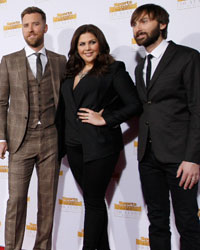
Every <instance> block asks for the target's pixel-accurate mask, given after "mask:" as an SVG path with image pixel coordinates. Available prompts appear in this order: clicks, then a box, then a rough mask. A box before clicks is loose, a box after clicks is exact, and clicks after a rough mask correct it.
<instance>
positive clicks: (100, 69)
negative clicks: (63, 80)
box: [67, 24, 114, 75]
mask: <svg viewBox="0 0 200 250" xmlns="http://www.w3.org/2000/svg"><path fill="white" fill-rule="evenodd" d="M87 32H88V33H92V34H93V35H94V36H95V37H96V38H97V40H98V43H99V55H98V56H97V58H96V60H95V63H94V67H93V69H92V70H91V72H92V73H94V74H97V75H98V74H103V73H105V72H107V71H108V66H109V64H111V63H112V62H114V58H113V57H112V56H111V55H110V47H109V45H108V43H107V41H106V38H105V36H104V34H103V32H102V31H101V30H100V29H99V28H98V27H97V26H95V25H93V24H84V25H81V26H79V27H78V28H77V29H76V30H75V32H74V34H73V37H72V40H71V47H70V50H69V53H68V57H69V60H68V62H67V75H76V74H77V73H78V72H80V70H81V69H82V68H83V67H84V65H85V63H84V61H83V59H82V58H81V57H80V56H79V54H78V48H77V47H78V40H79V38H80V36H81V35H82V34H85V33H87Z"/></svg>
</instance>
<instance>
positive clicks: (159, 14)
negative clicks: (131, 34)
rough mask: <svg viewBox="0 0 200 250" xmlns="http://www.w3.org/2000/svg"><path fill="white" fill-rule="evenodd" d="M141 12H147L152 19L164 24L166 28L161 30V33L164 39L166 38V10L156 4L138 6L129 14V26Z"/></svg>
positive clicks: (167, 20) (167, 17)
mask: <svg viewBox="0 0 200 250" xmlns="http://www.w3.org/2000/svg"><path fill="white" fill-rule="evenodd" d="M142 14H147V15H148V16H149V17H150V18H151V19H152V20H157V21H158V23H159V24H166V28H165V29H163V30H161V35H162V37H163V38H164V39H166V38H167V27H168V24H169V14H168V12H167V11H166V10H165V9H164V8H162V7H161V6H159V5H156V4H144V5H141V6H139V7H138V8H137V9H136V10H135V11H134V12H133V14H132V16H131V26H133V24H134V23H135V21H137V20H138V18H140V17H141V15H142Z"/></svg>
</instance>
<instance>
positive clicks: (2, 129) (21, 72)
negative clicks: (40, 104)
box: [0, 50, 66, 153]
mask: <svg viewBox="0 0 200 250" xmlns="http://www.w3.org/2000/svg"><path fill="white" fill-rule="evenodd" d="M47 57H48V61H49V64H50V71H51V80H52V85H53V93H54V102H55V107H56V108H57V105H58V98H59V90H60V82H61V80H62V78H63V77H64V72H65V65H66V58H65V56H62V55H59V54H56V53H54V52H51V51H48V50H47ZM0 76H1V77H0V139H1V140H7V142H8V148H9V152H11V153H14V152H16V151H17V149H18V148H19V146H20V145H21V143H22V140H23V138H24V135H25V131H26V127H27V121H28V117H29V100H28V83H27V65H26V55H25V51H24V50H21V51H18V52H15V53H12V54H9V55H7V56H4V57H3V58H2V61H1V66H0Z"/></svg>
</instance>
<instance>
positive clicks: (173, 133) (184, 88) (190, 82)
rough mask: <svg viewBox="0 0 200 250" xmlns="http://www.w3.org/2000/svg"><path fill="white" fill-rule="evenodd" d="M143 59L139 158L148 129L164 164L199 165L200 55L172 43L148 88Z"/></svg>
mask: <svg viewBox="0 0 200 250" xmlns="http://www.w3.org/2000/svg"><path fill="white" fill-rule="evenodd" d="M143 67H144V60H143V61H142V62H141V63H140V64H139V65H138V66H137V67H136V70H135V75H136V86H137V90H138V93H139V97H140V100H141V101H142V103H143V113H142V115H141V117H140V121H139V145H138V147H139V149H138V159H139V161H141V160H142V158H143V156H144V153H145V149H146V145H147V136H148V130H149V131H150V135H151V139H152V148H153V151H154V153H155V156H156V157H157V159H158V160H159V161H161V162H164V163H179V162H181V161H183V160H185V161H189V162H195V163H199V162H200V56H199V52H198V51H196V50H194V49H191V48H188V47H185V46H180V45H176V44H175V43H173V42H169V46H168V47H167V49H166V51H165V53H164V55H163V57H162V58H161V61H160V62H159V64H158V67H157V68H156V71H155V72H154V74H153V76H152V79H151V82H150V85H149V88H148V89H146V88H145V84H144V80H143V72H142V71H143Z"/></svg>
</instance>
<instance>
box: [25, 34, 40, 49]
mask: <svg viewBox="0 0 200 250" xmlns="http://www.w3.org/2000/svg"><path fill="white" fill-rule="evenodd" d="M25 41H26V43H27V44H28V45H29V46H30V47H33V48H37V47H39V46H40V45H41V44H43V42H44V38H43V37H39V38H37V39H36V40H28V39H25Z"/></svg>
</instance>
